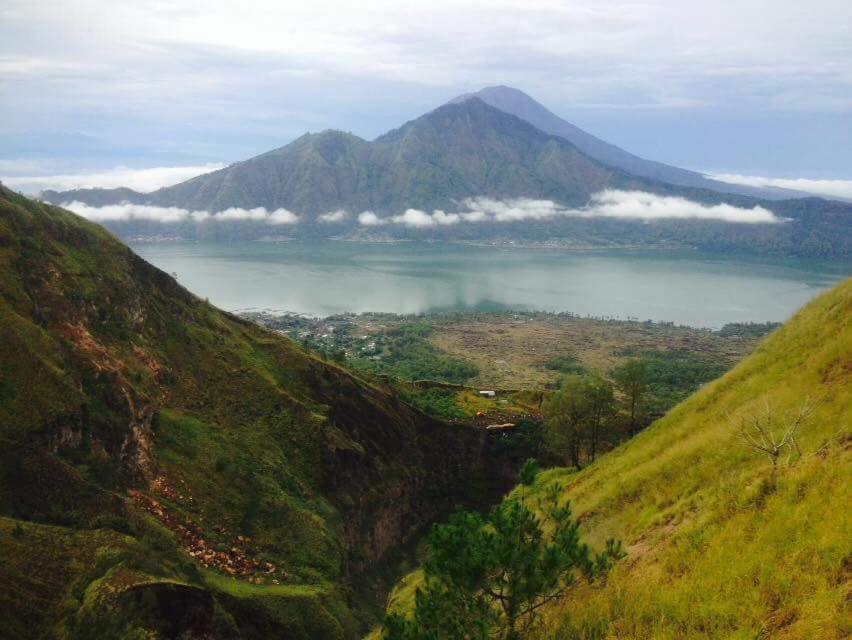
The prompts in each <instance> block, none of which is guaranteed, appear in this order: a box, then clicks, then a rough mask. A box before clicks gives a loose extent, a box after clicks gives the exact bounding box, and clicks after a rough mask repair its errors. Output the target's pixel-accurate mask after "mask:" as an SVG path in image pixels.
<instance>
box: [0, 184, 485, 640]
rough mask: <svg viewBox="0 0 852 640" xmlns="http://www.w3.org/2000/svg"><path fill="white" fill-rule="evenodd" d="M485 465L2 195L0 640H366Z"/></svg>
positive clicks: (402, 413)
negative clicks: (389, 586) (376, 577)
mask: <svg viewBox="0 0 852 640" xmlns="http://www.w3.org/2000/svg"><path fill="white" fill-rule="evenodd" d="M450 437H451V438H452V440H453V443H454V446H453V448H452V450H451V451H448V450H447V448H446V446H445V443H446V440H447V439H448V438H450ZM482 446H483V440H482V437H481V434H480V433H479V432H477V431H475V430H474V429H473V428H472V427H470V428H469V427H466V426H463V425H448V424H446V423H444V422H441V421H439V420H436V419H434V418H430V417H428V416H426V415H425V414H422V413H420V412H419V411H417V410H416V409H413V408H412V407H410V406H409V405H407V404H406V403H404V402H402V401H401V400H400V398H399V397H398V396H397V395H395V394H394V393H393V392H392V391H391V390H390V388H389V387H387V386H386V385H384V384H383V383H381V382H380V381H367V380H365V379H363V378H361V377H358V376H356V375H355V374H353V373H352V372H350V371H348V370H346V369H343V368H341V367H339V366H337V365H335V364H333V363H330V362H327V361H325V360H321V359H318V358H316V357H314V356H312V355H310V354H308V353H306V352H305V351H303V350H302V349H301V348H300V347H298V346H297V345H296V344H295V343H294V342H292V341H291V340H290V339H289V338H286V337H283V336H280V335H277V334H274V333H271V332H269V331H266V330H264V329H261V328H260V327H257V326H256V325H254V324H252V323H249V322H247V321H245V320H242V319H239V318H237V317H235V316H232V315H230V314H228V313H225V312H222V311H219V310H218V309H215V308H214V307H212V306H211V305H209V304H208V303H206V302H205V301H203V300H200V299H198V298H197V297H195V296H194V295H192V294H191V293H190V292H188V291H187V290H186V289H184V288H183V287H182V286H181V285H180V284H178V283H177V282H176V281H175V280H174V279H173V278H172V277H170V276H168V275H167V274H165V273H163V272H162V271H160V270H158V269H156V268H155V267H153V266H152V265H150V264H148V263H147V262H145V261H144V260H143V259H141V258H139V257H138V256H137V255H136V254H134V253H133V252H132V251H131V250H130V249H129V248H127V247H126V246H124V245H122V244H121V243H120V242H119V241H118V240H116V239H115V238H114V237H113V236H112V235H111V234H110V233H109V232H108V231H106V230H105V229H103V228H102V227H100V226H99V225H96V224H94V223H90V222H88V221H85V220H83V219H82V218H80V217H78V216H76V215H74V214H72V213H70V212H67V211H64V210H62V209H59V208H57V207H53V206H50V205H46V204H43V203H37V202H34V201H31V200H28V199H26V198H24V197H22V196H19V195H17V194H14V193H12V192H9V191H7V190H6V189H4V188H0V553H2V555H3V557H4V562H3V563H0V582H2V584H3V585H5V586H0V609H2V610H3V611H4V612H9V611H16V612H17V613H16V615H15V617H14V619H12V620H8V619H6V617H4V625H6V624H8V625H14V626H12V627H6V628H4V629H3V633H4V634H5V633H7V632H8V633H9V634H11V636H12V637H15V636H19V637H30V636H31V635H39V634H47V633H48V631H49V630H50V629H56V630H58V631H57V633H58V634H59V635H61V636H62V637H73V638H75V639H81V638H88V637H91V636H90V635H87V634H94V633H98V634H100V635H98V636H97V637H99V638H105V637H115V638H118V637H122V638H124V637H127V634H129V633H131V632H132V633H137V634H140V633H143V631H144V632H145V633H148V634H149V635H151V634H154V633H155V632H158V633H162V634H163V635H165V636H168V637H177V636H178V635H180V633H181V632H184V631H187V632H188V631H190V630H192V631H193V633H195V634H196V635H198V634H201V635H204V634H205V633H207V634H210V635H215V636H217V637H228V638H257V637H268V636H269V635H279V636H284V637H292V638H304V639H305V640H308V639H311V638H316V637H329V638H338V639H340V638H355V637H358V636H359V633H360V630H361V629H362V628H363V626H364V624H365V621H366V620H369V618H370V615H371V611H372V609H371V608H372V607H374V606H375V603H373V602H372V601H371V597H372V596H371V593H372V592H371V589H373V587H372V586H371V583H370V582H369V580H368V577H367V576H366V571H367V569H368V568H370V569H372V568H374V567H376V566H377V565H378V566H381V563H382V562H383V561H384V559H385V558H386V555H387V554H388V553H389V551H391V550H394V549H396V548H397V545H400V544H404V543H405V542H406V541H407V540H409V539H411V537H412V536H414V535H415V534H416V533H417V532H418V531H419V529H420V528H421V527H422V526H424V525H426V524H428V523H429V522H431V521H432V519H433V518H434V517H436V516H437V515H438V514H439V513H441V512H443V511H444V510H447V509H450V508H452V507H453V505H454V504H455V501H456V500H457V499H461V497H462V496H461V493H462V492H463V491H464V487H465V486H466V478H467V474H468V473H469V471H470V470H471V469H475V468H477V467H478V465H479V463H480V458H481V452H482ZM140 599H141V600H142V601H144V602H147V603H148V604H147V605H146V606H145V607H141V608H140V607H139V602H140ZM184 611H185V612H188V613H186V615H184V613H183V612H184ZM146 612H147V613H146ZM17 625H20V627H19V626H17ZM143 636H144V634H143ZM194 637H195V636H194Z"/></svg>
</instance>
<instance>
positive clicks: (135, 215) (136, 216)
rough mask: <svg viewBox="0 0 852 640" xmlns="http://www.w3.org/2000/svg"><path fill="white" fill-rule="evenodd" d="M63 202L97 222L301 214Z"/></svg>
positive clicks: (292, 218)
mask: <svg viewBox="0 0 852 640" xmlns="http://www.w3.org/2000/svg"><path fill="white" fill-rule="evenodd" d="M62 206H63V207H64V208H66V209H68V210H69V211H73V212H74V213H76V214H77V215H80V216H82V217H84V218H87V219H89V220H92V221H94V222H118V221H128V220H147V221H150V222H162V223H166V224H172V223H176V222H243V221H247V222H260V223H264V224H271V225H282V224H296V223H297V222H299V216H297V215H296V214H295V213H293V212H292V211H288V210H287V209H276V210H275V211H267V210H266V209H265V208H264V207H257V208H256V209H240V208H237V207H231V208H230V209H225V210H224V211H219V212H215V213H211V212H209V211H190V210H188V209H182V208H180V207H155V206H151V205H140V204H129V203H123V204H116V205H108V206H104V207H92V206H89V205H87V204H84V203H82V202H68V203H63V204H62Z"/></svg>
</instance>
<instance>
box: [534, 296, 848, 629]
mask: <svg viewBox="0 0 852 640" xmlns="http://www.w3.org/2000/svg"><path fill="white" fill-rule="evenodd" d="M850 319H852V281H847V282H846V283H844V284H842V285H840V286H839V287H837V288H836V289H834V290H833V291H831V292H829V293H827V294H825V295H824V296H822V297H821V298H819V299H817V300H816V301H814V302H813V303H811V304H810V305H808V306H807V307H806V308H805V309H803V310H802V311H801V312H799V314H797V315H796V317H795V318H793V319H792V320H791V321H790V322H789V323H788V324H787V325H786V326H784V327H783V328H782V329H780V330H779V331H778V332H777V333H775V334H774V335H772V336H771V337H770V338H768V339H767V340H766V341H765V342H764V343H763V344H761V346H760V347H759V348H758V350H757V351H756V352H755V354H754V355H752V356H751V357H750V358H748V359H747V360H746V361H744V362H743V363H741V364H740V365H739V366H737V367H736V368H735V369H734V370H733V371H731V372H730V373H728V374H727V375H726V376H724V377H723V378H721V379H720V380H718V381H716V382H715V383H713V384H712V385H709V386H708V387H707V388H705V389H702V390H701V391H699V392H698V393H697V394H695V395H694V396H693V397H691V398H690V399H688V400H687V401H685V402H684V403H682V404H680V405H679V406H678V407H676V408H675V409H674V410H673V411H671V412H670V413H669V414H668V415H667V416H665V417H664V418H663V419H661V420H659V421H658V422H657V423H655V424H654V425H653V426H652V427H650V428H649V429H648V430H647V431H645V432H644V433H642V434H640V435H639V436H638V437H636V438H635V439H634V440H632V441H630V442H628V443H626V444H624V445H622V446H621V447H620V448H618V449H617V450H615V451H614V452H612V453H610V454H608V455H607V456H604V457H603V458H601V459H600V460H599V461H598V462H596V463H595V464H594V465H592V466H590V467H589V468H587V469H585V470H583V471H582V472H580V473H579V474H572V473H568V472H566V471H563V470H554V471H550V472H547V473H545V474H542V476H541V477H540V478H539V479H538V480H537V482H536V487H544V486H546V485H548V484H550V483H551V482H557V483H559V484H560V485H561V486H562V487H563V489H564V492H565V498H566V500H570V501H571V504H572V506H573V508H574V510H575V512H576V513H577V515H578V516H579V517H580V518H581V519H582V522H583V526H584V530H585V535H586V537H587V538H588V539H589V540H590V541H591V542H593V543H597V544H599V545H600V544H602V543H603V541H604V540H605V539H606V538H607V537H611V536H612V537H618V538H620V539H622V541H623V542H624V543H625V545H626V546H627V547H628V552H629V554H630V555H629V557H628V559H627V560H626V561H624V562H622V563H621V564H620V565H619V566H618V567H617V568H616V570H615V571H614V573H613V574H612V576H610V578H609V579H608V580H607V581H606V582H605V583H604V584H601V585H594V586H586V587H583V588H581V589H578V590H577V592H576V593H574V594H572V596H571V597H570V598H568V599H567V600H565V601H564V602H563V603H562V604H561V605H560V607H558V608H554V609H553V610H551V611H550V612H549V616H548V619H549V625H550V630H549V631H548V633H546V634H544V635H545V636H546V637H548V638H554V639H557V638H558V639H560V640H567V639H577V638H672V639H674V638H707V637H717V638H722V637H725V638H764V637H765V638H768V637H772V638H839V637H843V636H844V635H845V634H848V633H849V632H850V619H849V611H848V607H847V600H846V599H847V596H848V593H849V587H850V583H849V574H848V567H849V562H850V560H852V553H850V552H852V549H850V546H849V540H850V539H852V536H850V534H852V516H850V513H849V510H848V509H845V508H844V506H843V505H848V504H849V503H850V498H852V495H850V487H852V482H850V481H852V472H851V471H850V470H852V465H850V455H849V438H850V431H852V367H850V365H849V363H850V362H852V327H850ZM808 396H809V397H811V398H812V399H816V400H819V402H820V403H819V405H818V408H817V410H816V412H815V413H814V415H813V417H812V419H811V420H810V421H809V422H808V423H807V424H806V426H805V427H804V428H803V429H802V434H801V443H802V447H803V449H804V451H805V458H804V459H803V460H802V461H801V462H800V463H799V464H797V465H795V466H793V467H791V468H788V469H784V470H783V472H782V473H781V474H780V477H779V480H778V486H777V489H776V490H771V488H769V487H768V485H767V482H768V476H769V468H768V463H767V461H766V459H765V457H763V456H761V455H758V454H756V453H755V452H754V451H752V450H750V449H748V448H747V447H745V446H744V445H743V443H742V442H741V441H740V439H739V438H738V435H737V424H738V420H739V419H740V418H741V417H743V416H749V415H752V414H754V413H755V412H758V411H760V410H761V409H762V407H763V404H764V402H766V401H768V402H770V403H771V405H772V406H773V407H774V410H775V411H776V412H777V413H781V412H784V411H794V410H796V409H797V408H798V407H799V406H800V405H801V403H802V402H803V401H804V399H805V398H806V397H808Z"/></svg>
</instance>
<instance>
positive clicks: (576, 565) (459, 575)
mask: <svg viewBox="0 0 852 640" xmlns="http://www.w3.org/2000/svg"><path fill="white" fill-rule="evenodd" d="M536 473H537V465H536V464H535V462H534V461H533V460H528V461H527V463H526V464H525V465H524V467H523V469H522V470H521V473H520V475H519V480H520V482H521V484H522V485H523V486H526V485H530V484H532V483H533V481H534V479H535V476H536ZM622 555H623V554H622V550H621V546H620V545H619V544H617V543H615V542H614V541H612V540H610V541H608V542H607V545H606V551H605V552H603V553H599V554H597V555H595V556H592V555H591V553H590V551H589V548H588V547H587V546H586V545H584V544H582V543H581V541H580V531H579V525H578V524H577V522H576V521H575V520H574V519H573V518H572V515H571V509H570V507H569V506H568V505H560V504H559V488H558V486H554V487H553V490H552V491H550V492H548V493H547V494H546V496H544V497H543V498H540V499H539V500H538V502H537V505H536V508H535V510H533V509H532V508H530V507H529V506H528V505H527V504H526V503H525V501H524V499H523V494H521V495H516V496H513V497H512V498H510V499H508V500H505V501H504V502H502V503H501V504H499V505H498V506H497V507H496V508H494V509H493V510H492V511H491V512H490V514H489V515H488V517H487V518H483V517H482V516H480V515H479V514H476V513H470V512H459V513H456V514H455V515H453V516H452V517H451V518H450V520H449V522H448V523H447V524H445V525H436V526H435V527H434V529H433V530H432V534H431V536H430V539H429V550H428V556H427V558H426V560H425V562H424V569H423V571H424V580H423V583H422V586H421V587H418V588H417V590H416V592H415V595H414V603H415V604H414V608H413V610H412V611H411V612H410V614H408V615H406V614H399V613H391V614H390V615H389V616H388V619H387V620H386V622H385V638H387V640H421V639H422V638H441V639H442V640H468V639H470V640H475V639H476V640H487V639H488V638H499V639H500V640H519V639H520V638H522V637H526V635H527V633H528V632H529V631H530V630H531V629H533V628H534V627H535V624H536V622H537V621H538V618H539V615H540V609H542V607H544V606H545V605H547V604H549V603H552V602H555V601H557V600H558V599H560V598H562V597H563V596H564V595H565V593H566V592H567V591H568V590H569V589H571V588H572V587H573V586H574V585H575V584H576V582H577V579H578V577H579V576H580V575H582V576H584V577H586V578H587V579H591V578H594V577H597V576H600V575H602V574H604V573H605V572H607V571H608V570H609V569H610V567H611V564H612V561H613V560H616V559H620V558H621V557H622Z"/></svg>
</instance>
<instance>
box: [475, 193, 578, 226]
mask: <svg viewBox="0 0 852 640" xmlns="http://www.w3.org/2000/svg"><path fill="white" fill-rule="evenodd" d="M463 204H464V205H465V206H466V207H467V208H468V209H472V210H473V212H474V213H476V214H480V213H481V214H483V215H482V216H479V215H477V219H479V220H485V219H487V218H491V219H493V220H496V221H497V222H517V221H519V220H543V219H546V218H553V217H554V216H557V215H563V214H565V213H566V212H567V210H566V209H563V208H562V207H560V206H559V205H557V204H556V203H555V202H553V201H552V200H533V199H531V198H513V199H509V200H495V199H493V198H468V199H466V200H465V201H464V203H463Z"/></svg>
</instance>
